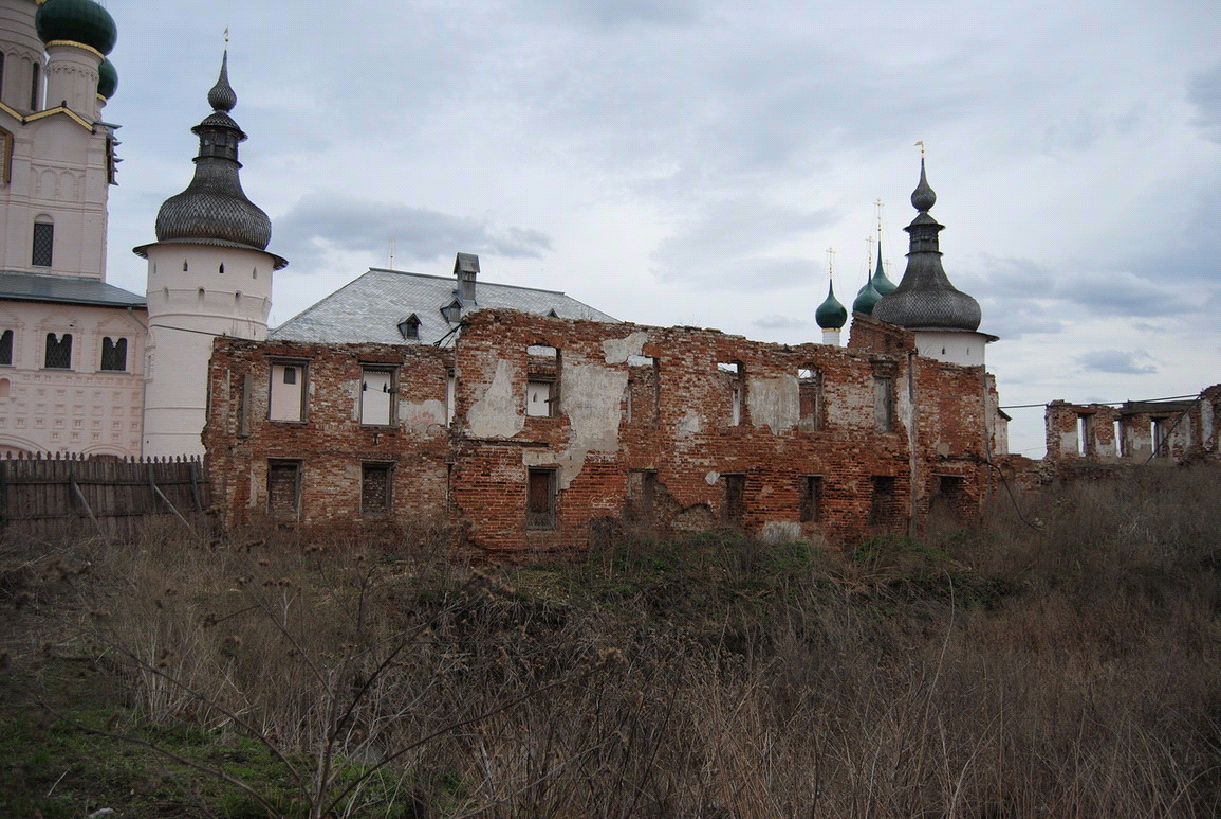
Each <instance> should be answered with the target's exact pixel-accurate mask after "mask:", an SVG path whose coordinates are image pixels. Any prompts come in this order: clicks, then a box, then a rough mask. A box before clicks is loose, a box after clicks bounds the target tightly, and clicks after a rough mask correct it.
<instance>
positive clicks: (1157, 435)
mask: <svg viewBox="0 0 1221 819" xmlns="http://www.w3.org/2000/svg"><path fill="white" fill-rule="evenodd" d="M1166 421H1167V419H1166V418H1164V417H1157V418H1150V419H1149V436H1150V438H1151V439H1152V442H1153V457H1155V458H1164V457H1166V456H1167V455H1169V454H1170V448H1169V446H1168V445H1167V444H1168V441H1167V440H1166V438H1167V434H1168V433H1169V431H1170V430H1169V425H1168V424H1167V423H1166Z"/></svg>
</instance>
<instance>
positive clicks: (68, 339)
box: [42, 333, 72, 370]
mask: <svg viewBox="0 0 1221 819" xmlns="http://www.w3.org/2000/svg"><path fill="white" fill-rule="evenodd" d="M42 366H43V368H45V369H48V370H70V369H72V334H71V333H64V334H63V335H62V336H58V337H57V336H56V335H55V334H54V333H47V348H46V353H45V355H44V356H43V360H42Z"/></svg>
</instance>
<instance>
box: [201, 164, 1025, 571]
mask: <svg viewBox="0 0 1221 819" xmlns="http://www.w3.org/2000/svg"><path fill="white" fill-rule="evenodd" d="M935 199H936V197H935V195H934V194H933V192H932V189H931V188H930V187H929V186H928V183H927V180H926V178H925V174H924V170H923V165H922V168H921V178H920V185H919V187H918V188H917V189H916V192H915V193H914V194H913V196H912V203H913V206H914V207H915V208H916V209H917V211H918V212H919V213H918V215H917V216H916V218H915V219H914V220H913V222H912V224H911V225H910V226H909V227H908V228H907V230H908V232H909V234H910V235H911V250H910V253H909V255H908V266H907V270H906V272H905V274H904V277H903V281H902V283H901V284H900V285H899V286H898V287H897V288H895V289H894V290H893V292H891V293H889V294H888V295H887V296H885V297H884V298H883V299H882V300H880V301H877V303H876V306H875V307H874V313H875V316H874V317H871V316H868V315H865V314H863V313H860V312H858V313H856V314H855V317H854V321H853V324H852V329H851V336H850V341H849V344H848V346H847V347H840V346H838V345H835V344H818V343H808V344H799V345H782V344H772V343H765V342H758V341H751V340H748V339H745V338H742V337H739V336H730V335H726V334H723V333H721V332H719V331H717V330H711V329H701V328H695V327H651V326H642V325H636V324H631V323H625V322H616V321H613V320H602V321H597V320H591V319H590V318H587V317H582V316H576V317H571V316H564V315H562V313H561V312H559V311H557V310H556V309H555V308H554V307H552V308H550V309H547V310H545V311H544V310H543V309H542V307H541V305H538V304H534V305H532V306H529V305H515V306H516V307H518V309H506V308H488V307H486V306H485V305H484V304H482V303H481V295H482V292H481V290H480V289H479V287H480V285H479V283H478V282H477V279H476V274H477V272H478V265H477V263H476V261H475V260H474V259H473V258H472V257H469V256H466V255H465V254H462V255H460V256H459V259H458V264H457V266H456V274H457V283H458V287H457V288H455V289H454V290H452V291H450V292H451V293H452V294H453V295H454V296H455V298H454V300H453V301H450V300H449V293H440V294H432V295H431V296H430V298H432V299H433V301H434V304H433V305H431V306H427V305H425V306H419V305H416V306H412V305H406V306H404V305H391V307H390V308H388V309H387V310H384V311H382V312H383V315H381V317H380V321H374V322H368V323H367V325H362V326H360V327H357V328H349V329H348V330H347V332H349V333H362V332H363V333H365V334H367V335H366V338H369V337H372V339H375V340H365V341H357V340H355V339H354V338H353V337H352V336H351V335H349V336H347V337H345V338H342V339H331V340H327V341H326V342H322V341H320V340H318V339H317V333H318V326H317V322H319V321H323V323H324V324H325V325H326V326H330V323H329V322H328V321H325V320H323V319H322V318H320V316H324V315H326V314H327V313H328V312H329V313H332V314H334V315H343V314H344V313H345V310H344V309H343V308H342V303H343V301H344V300H345V299H349V298H351V295H350V294H348V295H343V294H342V291H341V293H340V294H336V296H335V297H333V298H337V299H339V302H340V304H338V305H331V306H329V307H328V306H326V303H325V302H324V303H323V305H321V306H318V307H316V308H311V311H307V312H306V314H303V316H302V317H300V319H301V320H302V321H312V322H315V325H316V326H315V327H314V328H313V329H312V330H311V331H310V332H309V333H305V332H302V331H301V330H300V326H298V327H297V328H294V324H295V323H296V322H297V321H298V320H297V319H294V321H291V322H289V323H288V324H286V325H285V326H284V327H282V328H280V329H278V330H277V331H276V332H275V333H273V336H272V338H270V339H268V340H266V341H251V340H238V339H218V340H217V342H216V345H215V348H214V353H213V356H212V361H211V366H210V369H209V377H208V391H209V409H208V419H207V426H206V427H205V430H204V444H205V446H206V449H207V452H208V464H209V470H210V478H211V481H212V487H213V493H214V498H216V499H217V500H218V501H219V505H220V507H221V509H222V511H223V514H224V515H225V518H226V521H227V522H229V523H243V522H249V521H253V520H258V519H263V518H266V517H269V518H271V519H273V520H279V521H285V522H294V523H297V522H300V523H307V524H311V523H323V522H328V521H355V522H357V523H362V522H363V523H369V524H373V523H375V522H378V521H387V520H391V521H399V522H404V523H405V522H410V521H413V520H441V519H444V520H447V521H450V522H452V523H456V524H460V528H461V530H462V535H461V536H462V538H463V539H464V540H465V542H466V543H468V544H469V545H471V546H473V547H476V548H479V549H483V550H488V551H496V552H512V553H523V552H537V551H555V550H563V549H574V548H575V549H580V548H584V547H587V546H588V545H589V543H590V541H591V538H592V537H593V536H594V533H596V532H598V531H599V530H600V529H601V528H603V527H608V526H609V527H618V526H625V527H629V528H640V529H644V530H648V531H654V532H673V531H703V530H709V529H715V528H722V527H727V528H731V529H737V530H740V531H743V532H746V533H748V534H751V535H757V536H763V537H769V536H780V537H807V538H812V539H815V540H820V541H823V542H828V543H845V542H848V541H850V540H853V539H856V538H860V537H862V536H864V535H867V534H869V533H872V532H889V531H908V530H909V529H914V528H918V527H920V526H921V525H923V523H924V522H925V521H926V520H927V519H928V517H929V515H930V514H947V515H959V516H970V515H972V514H974V513H975V512H976V511H977V510H978V508H979V504H980V501H981V499H982V498H983V497H984V496H985V494H986V493H987V492H988V487H989V480H990V479H989V472H988V469H989V468H988V466H987V463H988V462H989V461H990V460H991V459H992V456H993V454H994V452H996V451H997V450H998V449H1000V450H1001V451H1003V448H1004V447H1003V441H1004V418H1003V416H1002V414H1001V413H1000V412H999V410H998V407H997V403H998V402H997V397H996V390H995V385H994V382H993V379H992V377H991V376H990V375H988V374H987V373H986V372H985V370H984V367H983V347H984V344H985V343H986V342H987V341H990V340H992V339H993V337H991V336H988V335H986V334H983V333H980V332H978V329H977V328H978V324H979V320H980V314H979V305H978V304H977V303H976V302H975V300H974V299H972V298H971V297H970V296H967V295H966V294H964V293H961V292H960V291H958V290H957V289H955V288H954V287H953V286H952V285H951V284H950V283H949V281H948V280H947V279H946V276H945V272H944V270H943V268H942V263H941V254H940V252H939V250H938V239H937V234H938V232H939V231H940V230H941V229H942V228H941V225H940V224H938V223H937V222H936V220H934V219H933V218H932V216H930V215H929V212H928V211H929V209H930V208H931V207H932V205H933V203H934V202H935ZM391 275H393V274H391ZM451 284H452V282H451ZM544 292H545V291H544ZM438 295H440V296H442V298H441V299H439V300H438V299H437V296H438ZM560 295H562V294H560ZM831 299H833V296H832V297H831ZM870 306H873V305H870ZM827 307H828V305H827V304H824V306H823V308H827ZM823 308H820V319H822V318H829V320H831V321H834V320H836V318H835V314H836V313H837V312H838V313H839V314H841V315H839V316H838V321H840V322H841V323H842V321H843V320H844V319H846V310H843V309H842V307H841V308H840V310H839V311H836V310H834V309H823ZM523 309H524V310H528V311H529V312H523ZM395 311H397V312H395ZM311 312H312V314H313V315H312V317H311V315H310V314H311ZM434 314H435V315H434ZM424 316H427V321H429V322H433V323H434V324H435V323H436V322H438V321H440V319H442V318H443V319H444V321H445V322H446V326H449V328H450V329H449V330H448V331H447V332H446V333H444V334H443V335H442V336H441V337H440V338H439V339H438V338H436V336H437V333H436V332H432V333H429V334H428V335H430V336H432V337H433V338H434V339H435V340H436V341H437V342H438V343H432V344H430V343H425V342H422V341H415V340H414V339H415V338H416V337H417V336H418V335H419V330H420V328H421V326H424V325H425V321H424V320H423V317H424ZM412 317H414V319H413V318H412ZM883 318H885V319H886V320H882V319H883ZM372 325H379V326H372ZM380 325H385V326H380ZM436 326H438V327H439V326H442V325H436ZM824 326H825V325H824ZM391 333H394V334H395V336H391V338H392V339H393V338H395V337H396V336H397V343H385V341H383V340H382V339H385V338H386V337H387V336H388V335H389V334H391ZM379 334H380V335H379ZM311 335H312V337H313V338H314V340H304V339H305V338H310V337H311ZM303 337H304V338H303ZM336 341H339V343H335V342H336Z"/></svg>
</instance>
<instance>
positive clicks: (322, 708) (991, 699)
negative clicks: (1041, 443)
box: [0, 468, 1221, 819]
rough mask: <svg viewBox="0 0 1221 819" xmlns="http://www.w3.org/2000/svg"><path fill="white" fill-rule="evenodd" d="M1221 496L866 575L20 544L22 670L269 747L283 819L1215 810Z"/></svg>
mask: <svg viewBox="0 0 1221 819" xmlns="http://www.w3.org/2000/svg"><path fill="white" fill-rule="evenodd" d="M1219 477H1221V475H1219V474H1218V472H1217V470H1215V469H1211V470H1209V469H1204V468H1196V469H1191V470H1187V469H1183V470H1179V469H1175V470H1157V471H1154V470H1150V471H1149V472H1147V473H1144V474H1143V475H1141V476H1140V477H1134V478H1132V479H1129V480H1126V481H1120V482H1113V483H1106V484H1101V483H1100V484H1095V485H1086V486H1080V487H1075V488H1070V489H1067V490H1060V491H1056V492H1049V493H1046V494H1044V495H1040V496H1032V497H1028V498H1023V499H1022V501H1021V503H1022V508H1021V509H1014V508H1013V507H1012V506H1011V505H1009V506H1004V505H998V507H997V508H996V509H995V510H993V511H992V512H991V513H990V514H989V515H988V516H987V519H988V520H989V521H990V523H989V525H988V526H987V527H985V528H983V529H979V530H972V531H956V532H947V533H946V534H944V535H942V536H941V537H940V538H939V539H938V540H937V541H936V542H925V543H913V542H910V541H907V540H903V539H889V540H881V541H875V542H871V543H869V544H863V545H862V547H861V548H859V549H857V550H856V551H854V552H852V553H850V554H826V553H821V552H817V551H812V550H809V549H807V548H804V547H802V546H800V545H798V546H794V545H786V546H762V545H759V544H753V543H749V542H744V541H741V540H738V539H734V538H729V537H725V538H700V539H696V540H692V541H689V542H685V543H681V544H658V543H641V542H632V543H618V544H614V545H613V546H612V547H608V549H607V550H605V551H603V552H600V553H599V554H598V555H594V556H591V557H590V559H589V560H588V561H586V562H584V563H581V564H579V565H571V566H556V567H544V568H515V569H506V570H495V569H483V570H472V569H470V568H469V567H467V566H464V565H462V564H458V563H453V562H450V561H448V560H446V559H444V557H443V556H441V555H439V554H438V552H437V549H436V547H435V544H436V539H435V537H433V536H432V535H430V534H429V533H427V532H424V533H416V534H414V535H412V536H408V537H405V538H401V539H399V540H397V541H396V542H393V543H390V544H383V545H381V546H375V545H373V544H367V543H357V542H353V541H352V540H351V539H350V537H348V538H341V537H338V536H336V537H335V538H332V539H331V540H329V541H325V542H324V541H313V540H310V541H303V540H300V539H298V540H295V541H286V540H284V539H283V538H282V537H281V538H280V539H277V538H275V537H273V536H266V537H261V538H256V537H255V536H254V535H252V534H250V533H244V534H241V535H235V536H233V537H231V538H226V539H223V540H220V541H214V542H212V543H209V544H190V543H183V542H182V541H181V539H180V538H179V537H177V535H176V534H175V533H173V532H172V531H167V532H161V533H150V535H149V537H148V538H147V539H146V540H145V541H144V542H142V543H140V544H134V545H133V546H131V547H130V548H126V549H111V550H101V549H98V548H94V547H91V546H90V545H89V544H88V543H80V544H76V545H74V546H72V547H64V548H60V549H49V548H47V547H46V546H45V545H43V546H41V547H39V546H37V545H23V546H16V545H13V546H10V547H9V549H8V551H7V553H6V555H5V558H6V566H7V570H6V573H5V574H4V575H3V576H2V577H0V593H2V594H3V595H4V597H5V598H7V600H8V601H9V602H10V604H13V605H15V604H20V611H19V612H17V613H16V615H15V616H17V617H19V618H20V623H21V628H20V629H19V630H17V631H15V632H14V633H13V634H12V635H10V640H9V644H8V649H7V650H8V652H9V655H10V661H11V664H12V670H11V671H10V672H9V676H10V677H16V676H18V675H27V676H22V677H21V678H22V679H27V678H28V679H33V680H34V682H33V683H32V684H31V685H29V686H28V687H27V689H26V690H27V691H28V693H29V694H30V695H31V696H34V697H40V698H42V699H44V701H46V700H48V699H50V695H49V691H48V688H47V687H46V686H45V685H44V684H40V683H39V682H38V677H37V673H39V671H40V669H41V668H43V667H44V666H45V664H46V663H47V662H48V660H47V657H51V656H54V657H61V658H63V657H78V658H85V659H86V660H88V662H90V663H92V664H93V665H94V666H96V667H98V668H100V669H102V673H103V674H104V676H105V678H106V679H108V680H111V681H113V683H114V686H115V690H116V691H117V694H118V695H119V696H120V697H121V699H120V700H119V702H120V705H119V706H118V707H117V708H116V710H115V716H114V718H113V719H112V720H111V721H110V722H109V723H108V724H107V726H106V727H105V728H104V730H107V731H109V732H111V733H113V734H124V733H126V734H128V735H134V736H141V737H143V736H146V734H145V733H141V732H142V731H143V729H144V726H147V725H150V724H153V725H158V724H159V725H184V724H185V725H194V726H199V727H201V728H202V729H203V730H204V732H205V734H206V736H207V737H209V738H210V740H209V741H211V742H214V743H218V744H223V743H224V742H226V741H229V740H227V739H226V738H228V737H234V736H241V737H246V738H254V739H255V740H257V741H259V742H261V743H263V745H264V753H263V755H264V757H265V758H266V760H267V761H268V764H269V765H273V766H275V767H276V769H277V770H279V771H280V772H281V774H282V780H283V782H282V784H283V783H287V784H285V785H284V787H286V788H288V790H290V791H291V792H292V793H293V794H295V795H294V796H293V799H292V800H289V801H287V802H286V801H285V800H283V799H279V800H277V799H272V798H266V799H264V800H263V803H262V804H261V805H259V806H258V810H259V811H261V812H262V813H261V814H258V815H277V814H278V815H293V816H296V815H300V816H319V817H321V816H328V815H335V816H339V815H359V816H396V817H458V816H486V817H506V818H508V817H531V819H534V818H535V817H556V819H561V818H566V817H591V818H592V817H658V818H659V819H660V818H661V817H706V818H707V819H713V817H717V818H718V819H719V818H720V817H725V818H726V819H728V818H729V817H734V818H735V819H737V818H738V817H741V819H747V818H748V817H777V816H784V817H854V818H856V817H979V818H980V819H982V818H983V817H988V818H989V819H998V818H999V817H1074V816H1079V817H1104V816H1105V817H1129V816H1130V817H1137V816H1139V817H1204V816H1215V815H1217V814H1218V812H1219V811H1221V767H1219V766H1221V693H1219V690H1218V680H1221V674H1219V671H1221V669H1219V668H1218V661H1219V659H1221V652H1219V649H1221V629H1219V626H1218V619H1217V616H1218V607H1219V604H1221V584H1219V583H1218V571H1219V570H1221V480H1218V478H1219ZM1005 501H1006V503H1008V499H1007V498H1006V499H1005ZM1019 513H1020V514H1019ZM1027 522H1030V523H1033V524H1034V526H1035V527H1036V528H1032V527H1031V526H1030V525H1027ZM322 543H325V545H319V544H322ZM86 566H88V569H87V570H86V568H85V567H86ZM50 704H51V705H52V706H53V707H57V708H60V709H62V710H70V708H69V704H67V703H63V702H58V703H55V702H51V703H50ZM220 767H222V768H223V767H224V766H223V765H222V766H220ZM228 772H229V773H230V774H232V775H233V776H235V777H237V778H241V775H240V772H235V771H232V770H229V771H228ZM247 778H250V777H247ZM248 784H249V783H248ZM259 787H260V786H259V785H251V788H252V790H254V791H256V792H257V791H258V790H259ZM256 795H257V794H256ZM252 798H253V797H252ZM255 801H258V800H257V799H256V800H255ZM190 810H191V811H195V812H193V813H192V812H189V811H188V812H185V813H183V814H181V815H190V816H196V815H198V816H205V815H208V811H209V810H212V811H213V812H217V811H216V809H215V806H214V805H213V806H212V807H211V808H209V806H208V805H207V804H200V805H197V806H195V807H192V808H190ZM222 813H223V812H222ZM229 813H230V815H236V814H234V813H233V812H232V811H230V812H229ZM249 815H256V814H253V813H252V814H249Z"/></svg>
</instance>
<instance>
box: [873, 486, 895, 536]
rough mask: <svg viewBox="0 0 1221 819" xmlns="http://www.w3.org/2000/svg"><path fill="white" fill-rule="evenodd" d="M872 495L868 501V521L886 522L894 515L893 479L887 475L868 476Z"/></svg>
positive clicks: (874, 522)
mask: <svg viewBox="0 0 1221 819" xmlns="http://www.w3.org/2000/svg"><path fill="white" fill-rule="evenodd" d="M870 481H871V483H872V484H873V495H872V498H871V500H870V503H869V522H870V523H873V524H876V523H887V522H888V521H890V519H891V517H892V516H893V515H894V505H895V479H894V478H893V477H891V476H889V475H875V476H873V477H872V478H870Z"/></svg>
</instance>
